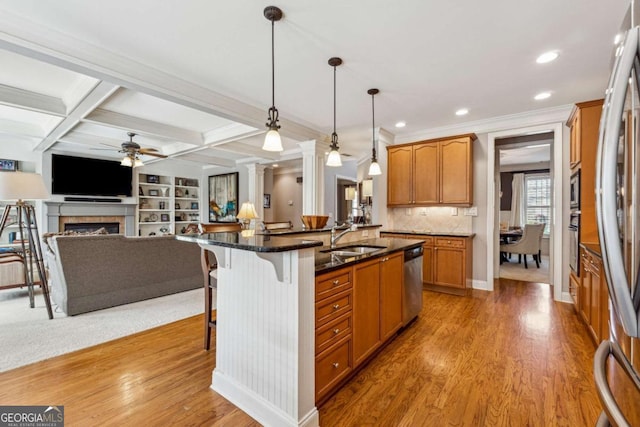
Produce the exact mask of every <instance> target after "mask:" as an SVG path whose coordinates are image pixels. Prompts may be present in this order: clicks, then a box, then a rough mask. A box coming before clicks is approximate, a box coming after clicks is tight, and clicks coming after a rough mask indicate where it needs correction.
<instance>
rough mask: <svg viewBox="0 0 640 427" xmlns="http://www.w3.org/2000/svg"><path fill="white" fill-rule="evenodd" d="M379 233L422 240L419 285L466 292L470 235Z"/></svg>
mask: <svg viewBox="0 0 640 427" xmlns="http://www.w3.org/2000/svg"><path fill="white" fill-rule="evenodd" d="M380 237H390V238H394V237H395V238H398V239H401V238H404V239H417V240H424V243H423V244H422V248H423V251H424V252H423V255H422V285H423V287H424V288H425V289H427V290H430V291H438V292H446V293H452V294H456V295H465V294H466V293H467V291H468V290H469V289H470V288H471V280H472V275H473V255H472V254H473V240H472V239H473V237H452V236H446V235H445V236H427V235H420V234H397V233H385V232H384V231H383V232H381V233H380Z"/></svg>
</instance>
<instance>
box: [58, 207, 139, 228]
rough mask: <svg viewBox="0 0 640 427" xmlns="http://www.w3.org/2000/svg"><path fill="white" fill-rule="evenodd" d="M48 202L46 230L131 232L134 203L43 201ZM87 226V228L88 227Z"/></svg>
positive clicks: (134, 209)
mask: <svg viewBox="0 0 640 427" xmlns="http://www.w3.org/2000/svg"><path fill="white" fill-rule="evenodd" d="M45 204H46V206H47V227H46V231H47V232H50V233H57V232H61V231H66V230H71V229H73V230H76V231H80V230H85V231H91V230H96V229H98V228H100V227H105V228H107V226H108V225H111V224H115V225H116V226H117V230H116V231H112V230H115V228H111V229H109V230H108V231H109V233H118V234H124V235H126V236H133V235H134V218H135V211H136V204H129V203H88V202H45ZM89 227H90V228H89Z"/></svg>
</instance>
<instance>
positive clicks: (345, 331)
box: [316, 312, 352, 354]
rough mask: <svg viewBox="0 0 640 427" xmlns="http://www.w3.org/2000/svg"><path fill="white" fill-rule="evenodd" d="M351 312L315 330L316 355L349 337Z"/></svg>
mask: <svg viewBox="0 0 640 427" xmlns="http://www.w3.org/2000/svg"><path fill="white" fill-rule="evenodd" d="M351 325H352V317H351V312H348V313H345V314H343V315H342V316H340V317H338V318H337V319H334V320H332V321H330V322H328V323H327V324H325V325H323V326H321V327H320V328H318V329H317V330H316V354H318V353H321V352H322V351H324V350H325V349H327V348H328V347H331V346H332V345H333V344H335V343H336V342H338V341H340V340H341V339H342V338H344V337H346V336H347V335H351Z"/></svg>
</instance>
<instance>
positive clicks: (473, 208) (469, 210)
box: [464, 206, 478, 216]
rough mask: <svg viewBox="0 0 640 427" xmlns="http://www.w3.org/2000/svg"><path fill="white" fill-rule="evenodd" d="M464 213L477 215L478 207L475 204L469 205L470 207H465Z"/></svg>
mask: <svg viewBox="0 0 640 427" xmlns="http://www.w3.org/2000/svg"><path fill="white" fill-rule="evenodd" d="M464 214H465V215H466V216H478V207H477V206H471V207H470V208H466V209H465V210H464Z"/></svg>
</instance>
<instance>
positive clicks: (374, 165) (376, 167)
mask: <svg viewBox="0 0 640 427" xmlns="http://www.w3.org/2000/svg"><path fill="white" fill-rule="evenodd" d="M375 175H382V169H380V164H378V162H377V161H376V160H372V161H371V164H370V165H369V176H375Z"/></svg>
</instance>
